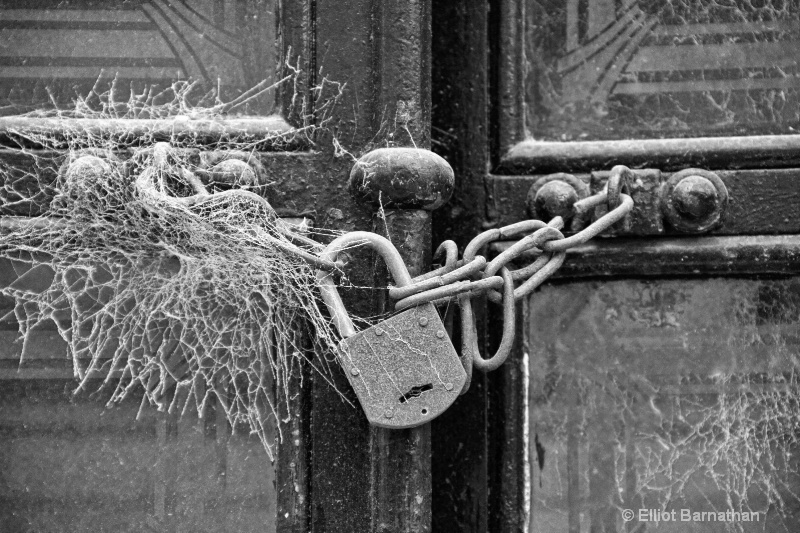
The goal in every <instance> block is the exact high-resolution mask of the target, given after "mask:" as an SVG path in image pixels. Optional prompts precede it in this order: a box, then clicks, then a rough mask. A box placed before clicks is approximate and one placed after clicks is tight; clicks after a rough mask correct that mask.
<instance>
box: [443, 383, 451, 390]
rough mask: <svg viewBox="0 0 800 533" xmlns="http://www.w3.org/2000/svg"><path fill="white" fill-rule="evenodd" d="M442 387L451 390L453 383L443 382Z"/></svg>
mask: <svg viewBox="0 0 800 533" xmlns="http://www.w3.org/2000/svg"><path fill="white" fill-rule="evenodd" d="M444 388H445V390H453V384H452V383H445V384H444Z"/></svg>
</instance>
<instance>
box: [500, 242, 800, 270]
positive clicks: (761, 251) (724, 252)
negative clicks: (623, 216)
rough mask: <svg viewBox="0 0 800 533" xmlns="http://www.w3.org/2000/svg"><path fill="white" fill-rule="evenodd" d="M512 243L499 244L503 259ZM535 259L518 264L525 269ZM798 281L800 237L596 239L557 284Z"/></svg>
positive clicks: (572, 256) (574, 253)
mask: <svg viewBox="0 0 800 533" xmlns="http://www.w3.org/2000/svg"><path fill="white" fill-rule="evenodd" d="M512 244H513V242H507V241H506V242H497V243H494V244H493V245H492V247H491V251H492V253H501V252H503V251H504V250H506V249H508V248H509V247H510V246H511V245H512ZM533 257H534V254H531V253H527V254H524V255H523V256H521V258H520V259H519V260H518V261H519V262H520V263H526V262H529V261H531V260H532V259H533ZM722 274H727V275H735V274H742V275H752V274H770V275H798V274H800V235H757V236H746V237H684V238H658V239H623V238H613V239H598V240H597V241H594V242H592V243H590V244H585V245H583V246H578V247H575V248H572V249H570V250H568V251H567V259H566V261H564V265H563V266H562V267H561V269H559V271H558V272H557V273H556V274H555V275H554V276H553V278H558V279H569V278H585V277H604V276H621V277H639V276H647V277H656V276H675V275H680V276H686V275H689V276H703V275H722Z"/></svg>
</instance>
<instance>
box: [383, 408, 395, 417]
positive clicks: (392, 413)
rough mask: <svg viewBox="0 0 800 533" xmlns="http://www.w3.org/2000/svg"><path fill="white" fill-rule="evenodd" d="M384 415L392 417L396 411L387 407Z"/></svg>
mask: <svg viewBox="0 0 800 533" xmlns="http://www.w3.org/2000/svg"><path fill="white" fill-rule="evenodd" d="M383 416H385V417H386V418H392V417H393V416H394V411H393V410H391V409H387V410H386V411H385V412H384V413H383Z"/></svg>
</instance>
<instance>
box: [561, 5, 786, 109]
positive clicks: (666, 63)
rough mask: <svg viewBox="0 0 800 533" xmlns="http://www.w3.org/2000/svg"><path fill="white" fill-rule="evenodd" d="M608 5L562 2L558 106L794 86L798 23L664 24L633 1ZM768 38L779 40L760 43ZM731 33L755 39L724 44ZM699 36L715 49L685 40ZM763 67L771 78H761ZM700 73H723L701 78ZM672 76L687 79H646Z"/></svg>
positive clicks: (702, 75)
mask: <svg viewBox="0 0 800 533" xmlns="http://www.w3.org/2000/svg"><path fill="white" fill-rule="evenodd" d="M609 6H610V4H609V1H608V0H588V1H587V3H585V4H583V8H584V12H583V13H581V12H579V11H580V9H579V8H580V7H581V4H580V3H579V2H578V0H569V1H568V2H567V7H566V18H567V20H566V24H565V27H566V32H567V35H566V38H565V47H566V49H567V50H568V52H567V54H566V55H564V56H562V57H561V58H559V59H558V61H557V62H556V72H558V73H560V74H561V86H562V93H561V99H562V103H568V102H580V101H585V102H591V103H592V104H595V105H598V104H600V105H601V104H603V103H604V102H605V101H606V100H607V99H608V97H609V96H610V95H612V94H652V93H662V92H663V93H674V92H704V91H719V90H748V89H785V88H789V87H800V75H799V74H798V71H799V70H800V56H798V54H797V52H796V49H795V47H792V46H787V41H792V42H794V41H800V38H798V33H800V22H795V21H787V20H778V21H766V22H760V21H756V22H731V23H716V22H715V23H706V24H683V25H677V24H663V23H662V22H660V20H659V13H658V12H657V13H654V14H646V13H645V12H644V11H643V10H642V9H641V8H640V7H639V5H638V3H637V0H628V1H627V2H625V4H624V6H623V7H622V9H621V10H617V11H616V14H615V13H614V9H611V8H610V7H609ZM581 17H583V19H581ZM579 22H582V23H583V27H581V24H579ZM600 28H602V29H600ZM581 32H583V33H584V35H581V34H580V33H581ZM766 33H770V34H772V33H778V34H780V35H779V36H778V37H777V38H771V39H768V40H758V37H759V36H760V35H763V34H766ZM736 34H744V35H749V36H753V39H756V40H755V42H752V39H751V40H750V41H748V40H746V39H743V40H741V41H739V40H735V39H727V40H726V39H724V37H726V36H732V35H736ZM700 36H705V37H710V38H711V39H712V42H713V40H714V38H717V39H716V41H720V42H721V43H720V44H706V43H704V42H703V41H702V40H700V39H697V40H696V41H695V42H694V43H693V44H687V43H686V42H685V41H686V39H687V38H691V37H698V38H699V37H700ZM765 67H769V68H770V69H772V72H770V73H765V72H763V69H764V68H765ZM748 69H749V70H748ZM693 71H696V72H697V73H695V72H693ZM706 71H714V72H723V71H725V72H724V73H723V74H722V75H714V76H710V78H711V79H706V76H705V75H704V74H703V73H704V72H706ZM676 74H678V75H680V74H685V76H689V77H691V78H693V79H681V80H669V79H666V80H662V79H659V80H656V81H653V80H652V79H651V78H652V77H653V76H651V75H656V77H660V78H668V77H670V76H675V75H676Z"/></svg>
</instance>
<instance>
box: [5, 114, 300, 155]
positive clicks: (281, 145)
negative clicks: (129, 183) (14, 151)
mask: <svg viewBox="0 0 800 533" xmlns="http://www.w3.org/2000/svg"><path fill="white" fill-rule="evenodd" d="M82 137H83V138H86V139H87V140H88V139H103V140H104V141H106V142H107V143H114V142H118V143H120V144H124V145H126V146H130V145H132V144H133V145H136V144H139V143H142V142H146V143H154V142H161V141H170V142H174V143H181V142H191V143H192V144H196V145H201V144H208V145H213V144H214V143H217V142H225V141H236V142H242V143H251V144H252V149H253V150H259V151H284V150H297V149H302V148H305V147H307V141H306V140H305V139H303V138H302V136H299V138H295V136H293V135H292V126H291V125H290V124H289V123H288V122H286V120H285V119H284V118H283V117H281V116H278V115H268V116H261V117H235V118H230V119H225V120H220V119H218V118H192V117H189V116H186V117H184V118H180V117H172V118H169V119H138V118H137V119H133V118H32V117H18V116H15V117H0V146H4V147H11V148H16V147H24V148H41V147H42V145H41V143H39V142H37V141H36V139H47V140H48V142H49V143H50V147H53V148H68V147H69V143H75V142H76V140H79V139H81V138H82ZM87 144H90V143H89V142H88V141H87Z"/></svg>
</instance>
